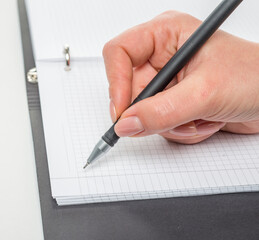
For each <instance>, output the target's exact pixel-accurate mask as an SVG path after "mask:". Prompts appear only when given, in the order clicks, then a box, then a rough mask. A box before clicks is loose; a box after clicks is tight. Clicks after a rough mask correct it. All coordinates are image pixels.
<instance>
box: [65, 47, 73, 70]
mask: <svg viewBox="0 0 259 240" xmlns="http://www.w3.org/2000/svg"><path fill="white" fill-rule="evenodd" d="M63 52H64V54H65V59H66V66H65V71H70V70H71V67H70V50H69V46H68V45H65V46H64V51H63Z"/></svg>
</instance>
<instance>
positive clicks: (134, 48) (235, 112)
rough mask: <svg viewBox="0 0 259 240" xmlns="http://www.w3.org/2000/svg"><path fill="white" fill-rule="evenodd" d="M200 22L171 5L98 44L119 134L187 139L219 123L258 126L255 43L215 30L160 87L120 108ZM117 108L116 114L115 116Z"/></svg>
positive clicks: (243, 129) (253, 129) (249, 129)
mask: <svg viewBox="0 0 259 240" xmlns="http://www.w3.org/2000/svg"><path fill="white" fill-rule="evenodd" d="M200 24H201V22H200V21H199V20H197V19H196V18H194V17H192V16H190V15H187V14H182V13H178V12H174V11H169V12H165V13H163V14H161V15H159V16H158V17H156V18H154V19H153V20H151V21H150V22H147V23H144V24H141V25H138V26H136V27H134V28H132V29H129V30H128V31H126V32H124V33H122V34H121V35H119V36H118V37H116V38H114V39H113V40H111V41H110V42H108V43H107V44H106V45H105V46H104V49H103V56H104V61H105V66H106V72H107V77H108V80H109V83H110V88H109V92H110V98H111V104H110V111H111V116H112V119H113V121H115V120H116V119H117V118H118V117H120V116H121V118H120V120H119V122H118V123H117V124H116V126H115V131H116V133H117V134H118V136H121V137H125V136H136V137H142V136H147V135H150V134H161V135H162V136H163V137H165V138H167V139H168V140H171V141H175V142H181V143H185V144H192V143H197V142H200V141H202V140H204V139H207V138H208V137H210V136H211V135H213V134H214V133H216V132H218V131H219V130H224V131H229V132H233V133H242V134H252V133H258V132H259V45H258V44H256V43H252V42H248V41H245V40H242V39H240V38H237V37H234V36H232V35H230V34H228V33H225V32H223V31H217V32H216V33H215V34H214V35H213V37H212V38H211V39H210V40H209V41H208V42H207V43H206V44H205V45H204V46H203V47H202V49H201V50H200V51H199V52H198V53H197V54H196V55H195V57H194V58H193V59H192V60H191V61H190V62H189V63H188V64H187V65H186V66H185V67H184V68H183V70H182V71H181V72H180V73H179V74H178V75H177V76H176V77H175V78H174V79H172V82H171V84H170V85H169V86H168V87H167V89H166V90H165V91H163V92H161V93H158V94H157V95H155V96H153V97H150V98H147V99H145V100H142V101H141V102H138V103H137V104H135V105H133V106H132V107H130V108H129V109H127V110H126V111H125V109H126V108H127V107H128V106H129V105H130V103H131V101H132V100H134V99H135V98H136V97H137V95H138V94H139V93H140V92H141V91H142V90H143V89H144V88H145V86H146V85H147V84H148V83H149V81H151V80H152V78H153V77H154V76H155V75H156V74H157V72H158V71H159V70H160V69H161V68H162V67H163V66H164V65H165V64H166V63H167V61H168V60H169V59H170V58H171V57H172V56H173V55H174V54H175V53H176V51H177V50H178V49H179V48H180V47H181V46H182V45H183V43H184V42H185V41H186V40H187V39H188V38H189V36H190V35H191V34H192V33H193V32H194V31H195V30H196V29H197V28H198V26H199V25H200ZM121 114H122V115H121Z"/></svg>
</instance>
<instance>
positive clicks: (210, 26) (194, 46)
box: [133, 0, 243, 104]
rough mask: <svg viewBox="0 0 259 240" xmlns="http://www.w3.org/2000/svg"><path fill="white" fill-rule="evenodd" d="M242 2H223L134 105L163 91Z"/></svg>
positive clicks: (227, 0)
mask: <svg viewBox="0 0 259 240" xmlns="http://www.w3.org/2000/svg"><path fill="white" fill-rule="evenodd" d="M242 1H243V0H224V1H222V2H221V3H220V4H219V6H218V7H217V8H216V9H215V10H214V11H213V12H212V13H211V14H210V15H209V17H208V18H207V19H206V20H205V21H204V22H203V23H202V24H201V25H200V27H199V28H198V29H197V30H196V31H195V32H194V33H193V34H192V35H191V37H190V38H189V39H188V40H187V41H186V42H185V43H184V45H183V46H182V47H181V48H180V49H179V50H178V51H177V52H176V54H175V55H174V56H173V57H172V58H171V59H170V60H169V61H168V63H167V64H166V65H165V66H164V67H163V68H162V69H161V70H160V72H159V73H158V74H157V75H156V76H155V77H154V78H153V79H152V81H151V82H150V83H149V84H148V85H147V86H146V88H145V89H144V90H143V91H142V92H141V93H140V94H139V95H138V97H137V98H136V99H135V100H134V102H133V104H135V103H137V102H139V101H141V100H143V99H145V98H148V97H151V96H154V95H155V94H157V93H159V92H161V91H163V90H164V89H165V88H166V86H167V85H168V84H169V83H170V82H171V81H172V79H173V78H174V77H175V76H176V75H177V74H178V73H179V72H180V71H181V69H182V68H183V67H184V66H185V65H186V64H187V63H188V62H189V61H190V59H191V58H192V57H193V56H194V55H195V54H196V53H197V51H198V50H199V49H200V48H201V47H202V46H203V45H204V43H205V42H206V41H207V40H208V39H209V38H210V37H211V36H212V35H213V34H214V33H215V31H216V30H217V29H218V28H219V27H220V26H221V25H222V23H223V22H224V21H225V20H226V19H227V18H228V16H229V15H230V14H231V13H232V12H233V11H234V10H235V9H236V8H237V7H238V5H239V4H240V3H241V2H242Z"/></svg>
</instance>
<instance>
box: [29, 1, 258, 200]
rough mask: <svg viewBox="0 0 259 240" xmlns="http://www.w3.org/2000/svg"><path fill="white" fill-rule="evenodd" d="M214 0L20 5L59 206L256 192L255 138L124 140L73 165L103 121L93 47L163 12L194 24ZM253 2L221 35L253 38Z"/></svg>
mask: <svg viewBox="0 0 259 240" xmlns="http://www.w3.org/2000/svg"><path fill="white" fill-rule="evenodd" d="M219 2H220V1H207V0H196V1H192V0H183V1H177V0H160V1H155V0H151V1H150V0H149V1H147V0H141V1H140V0H138V1H137V0H132V1H124V0H121V1H116V0H107V1H102V0H95V1H90V0H89V1H84V0H67V1H64V0H55V1H51V0H31V1H29V0H28V1H27V10H28V15H29V22H30V29H31V34H32V40H33V49H34V56H35V61H36V66H37V71H38V76H39V89H40V99H41V108H42V116H43V124H44V133H45V139H46V147H47V155H48V164H49V171H50V182H51V189H52V196H53V197H54V198H55V199H56V200H57V203H58V204H59V205H69V204H82V203H90V202H105V201H121V200H135V199H150V198H165V197H174V196H191V195H201V194H219V193H228V192H241V191H258V190H259V135H254V136H245V135H233V134H227V133H218V134H216V135H215V136H214V137H212V138H210V139H209V140H207V141H205V142H203V143H201V144H198V145H192V146H184V145H179V144H173V143H168V142H167V141H166V140H164V139H163V138H161V137H159V136H150V137H145V138H141V139H131V138H124V139H121V140H120V141H119V143H118V144H117V145H116V147H115V148H113V149H112V150H111V151H110V152H109V153H108V154H107V156H106V157H104V158H103V159H102V160H100V161H98V162H96V163H95V164H93V165H92V166H89V167H88V168H87V169H86V170H84V169H83V165H84V164H85V162H86V159H87V157H88V156H89V154H90V152H91V150H92V149H93V147H94V145H95V144H96V142H97V141H98V140H99V138H100V137H101V136H102V134H103V133H104V132H105V131H106V130H107V129H108V127H110V125H111V120H110V117H109V112H108V109H109V107H108V104H109V98H108V83H107V80H106V75H105V70H104V64H103V60H102V57H101V51H102V47H103V44H104V43H105V42H106V41H108V40H109V39H110V38H112V37H113V36H115V35H117V34H118V33H120V32H121V31H123V30H125V29H127V28H129V27H131V26H133V25H136V24H138V23H141V22H144V21H147V20H149V19H151V18H152V17H154V16H156V15H157V14H159V13H160V12H163V11H165V10H168V9H177V10H181V11H185V12H188V13H191V14H192V15H195V16H196V17H199V18H201V19H204V18H205V17H206V16H207V15H208V14H209V13H210V12H211V11H212V10H213V9H214V7H216V5H217V4H218V3H219ZM255 2H256V0H254V1H253V0H251V1H247V2H246V1H245V2H244V3H243V5H242V6H240V8H239V9H238V10H237V11H236V12H235V13H234V14H233V15H232V16H231V17H230V19H229V20H228V21H227V22H226V24H224V26H223V29H226V30H228V31H230V32H232V33H235V34H236V35H239V36H242V37H246V38H248V39H250V40H254V41H258V40H259V30H258V28H257V26H256V25H257V24H256V23H258V22H259V16H258V15H257V13H256V12H255V8H254V7H253V6H254V5H253V4H255ZM201 6H203V7H201ZM248 13H249V14H248ZM253 13H254V15H253ZM64 44H69V45H70V49H71V71H64V67H65V60H64V54H63V53H62V50H63V46H64Z"/></svg>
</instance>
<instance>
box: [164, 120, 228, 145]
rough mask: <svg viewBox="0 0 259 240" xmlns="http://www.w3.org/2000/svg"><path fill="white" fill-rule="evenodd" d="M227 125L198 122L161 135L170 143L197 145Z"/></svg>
mask: <svg viewBox="0 0 259 240" xmlns="http://www.w3.org/2000/svg"><path fill="white" fill-rule="evenodd" d="M224 126H225V123H222V122H210V121H204V120H196V121H192V122H189V123H186V124H184V125H181V126H179V127H177V128H175V129H172V130H169V131H167V132H164V133H162V134H160V135H161V136H163V137H164V138H166V139H167V140H168V141H171V142H177V143H183V144H196V143H199V142H201V141H203V140H205V139H207V138H209V137H210V136H212V135H214V134H215V133H216V132H218V131H219V130H220V129H222V127H224Z"/></svg>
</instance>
